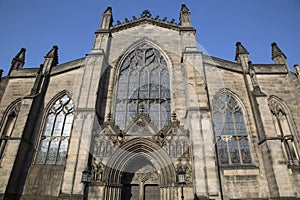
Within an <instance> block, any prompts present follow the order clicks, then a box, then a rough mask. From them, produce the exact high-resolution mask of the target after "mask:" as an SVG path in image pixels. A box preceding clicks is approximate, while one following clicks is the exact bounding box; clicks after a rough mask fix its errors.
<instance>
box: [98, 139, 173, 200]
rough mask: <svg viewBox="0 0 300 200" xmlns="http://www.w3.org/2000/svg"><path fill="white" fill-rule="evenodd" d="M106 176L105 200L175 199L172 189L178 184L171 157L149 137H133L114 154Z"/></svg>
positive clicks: (105, 173)
mask: <svg viewBox="0 0 300 200" xmlns="http://www.w3.org/2000/svg"><path fill="white" fill-rule="evenodd" d="M104 179H105V182H106V194H105V196H106V198H105V199H122V200H150V199H151V200H160V199H173V198H172V196H171V194H172V192H171V190H172V186H173V185H174V184H175V183H176V173H175V168H174V165H173V163H172V162H171V159H170V158H169V156H168V154H167V153H166V152H165V151H164V150H163V149H162V148H161V147H160V146H158V145H157V144H155V143H154V142H152V141H151V140H149V139H145V138H134V139H132V140H129V141H127V142H125V143H124V144H123V145H121V146H120V148H119V149H118V150H117V151H116V152H115V153H114V154H113V155H112V156H111V158H110V160H109V162H108V165H107V167H106V170H105V172H104ZM112 194H114V197H112V196H111V195H112ZM116 194H117V195H116ZM164 197H166V198H164Z"/></svg>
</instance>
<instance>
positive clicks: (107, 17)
mask: <svg viewBox="0 0 300 200" xmlns="http://www.w3.org/2000/svg"><path fill="white" fill-rule="evenodd" d="M113 21H114V20H113V16H112V7H107V8H106V10H105V11H104V12H103V14H102V22H101V25H100V29H102V30H109V29H110V27H111V26H112V23H113Z"/></svg>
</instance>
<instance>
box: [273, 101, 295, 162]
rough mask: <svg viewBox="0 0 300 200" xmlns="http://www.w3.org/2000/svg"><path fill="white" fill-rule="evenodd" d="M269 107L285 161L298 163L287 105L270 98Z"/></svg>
mask: <svg viewBox="0 0 300 200" xmlns="http://www.w3.org/2000/svg"><path fill="white" fill-rule="evenodd" d="M269 108H270V111H271V113H272V117H273V123H274V126H275V130H276V133H277V135H278V136H279V137H281V138H282V147H283V151H284V155H285V158H286V160H287V163H288V164H290V165H299V164H300V161H299V153H298V151H297V148H296V143H295V138H294V134H293V132H294V131H293V130H294V129H293V127H294V126H293V122H292V120H291V118H290V115H289V112H288V109H287V107H286V106H285V105H284V104H283V103H282V102H280V101H279V100H278V99H275V98H272V99H271V100H270V101H269Z"/></svg>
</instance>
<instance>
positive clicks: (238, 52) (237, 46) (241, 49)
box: [235, 42, 249, 60]
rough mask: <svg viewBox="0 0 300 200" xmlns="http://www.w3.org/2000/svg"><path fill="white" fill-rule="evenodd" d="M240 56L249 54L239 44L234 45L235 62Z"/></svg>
mask: <svg viewBox="0 0 300 200" xmlns="http://www.w3.org/2000/svg"><path fill="white" fill-rule="evenodd" d="M240 54H249V52H248V51H247V49H246V48H245V47H244V46H243V45H242V43H241V42H237V43H236V50H235V60H237V58H238V56H239V55H240Z"/></svg>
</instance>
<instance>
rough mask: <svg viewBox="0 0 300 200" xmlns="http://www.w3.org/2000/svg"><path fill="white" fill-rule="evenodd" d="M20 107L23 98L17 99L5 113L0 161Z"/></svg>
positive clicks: (0, 135)
mask: <svg viewBox="0 0 300 200" xmlns="http://www.w3.org/2000/svg"><path fill="white" fill-rule="evenodd" d="M20 107H21V100H16V101H15V102H14V103H12V104H11V105H10V106H9V107H8V108H7V110H6V112H5V113H4V117H3V119H2V123H1V124H2V126H1V134H0V163H1V160H2V158H3V156H4V151H5V148H6V144H7V142H8V140H9V139H10V137H11V134H12V132H13V128H14V126H15V123H16V120H17V117H18V114H19V111H20Z"/></svg>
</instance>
